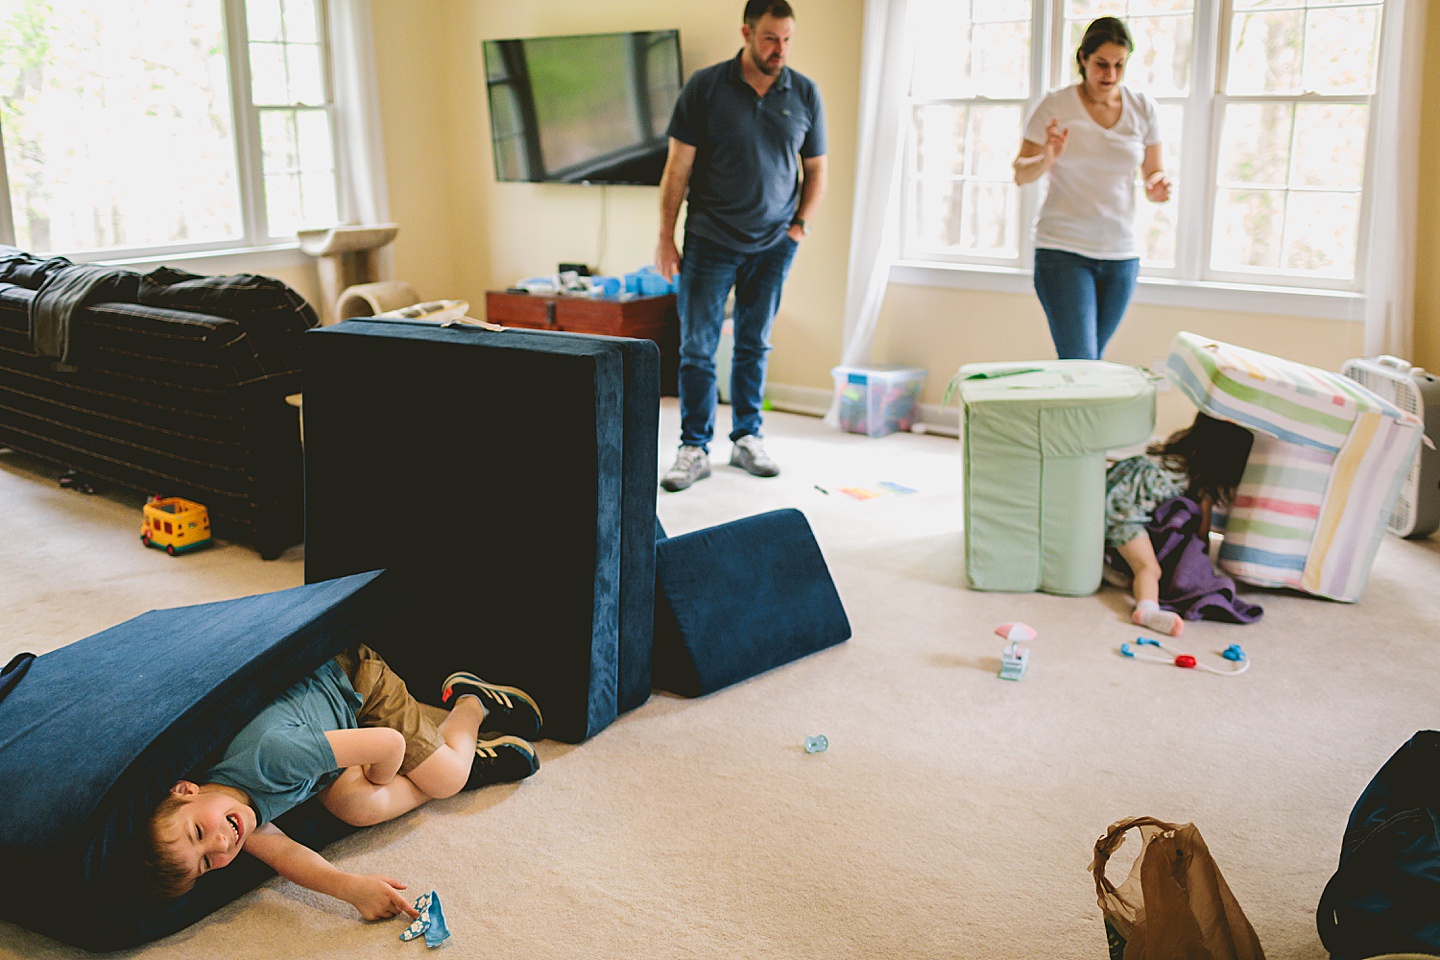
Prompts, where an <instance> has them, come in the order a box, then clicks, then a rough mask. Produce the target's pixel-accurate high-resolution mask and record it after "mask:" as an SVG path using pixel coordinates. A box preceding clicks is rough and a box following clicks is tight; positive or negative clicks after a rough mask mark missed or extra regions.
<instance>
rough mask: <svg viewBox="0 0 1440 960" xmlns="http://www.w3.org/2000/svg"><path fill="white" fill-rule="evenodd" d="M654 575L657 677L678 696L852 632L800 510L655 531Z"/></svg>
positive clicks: (705, 690) (712, 686)
mask: <svg viewBox="0 0 1440 960" xmlns="http://www.w3.org/2000/svg"><path fill="white" fill-rule="evenodd" d="M656 532H657V535H658V534H659V533H660V531H659V525H658V524H657V531H656ZM655 574H656V597H657V600H656V613H655V685H656V686H658V687H660V688H661V689H663V690H669V691H670V692H672V693H678V694H680V695H681V696H687V697H697V696H701V695H703V694H707V693H711V692H713V691H715V690H719V689H721V688H722V687H727V686H729V685H730V684H732V683H738V682H739V681H741V680H744V679H746V678H748V677H753V676H755V675H756V674H758V673H762V672H764V671H766V670H769V669H771V668H772V667H778V666H780V665H781V664H785V663H789V662H791V661H792V660H796V659H799V658H800V657H803V656H806V655H807V654H811V653H814V652H815V651H817V650H822V649H824V648H825V647H829V646H833V645H834V644H837V643H840V642H842V641H844V640H847V639H849V637H850V621H849V619H848V618H847V617H846V616H845V608H844V605H843V604H841V602H840V595H839V593H837V592H836V590H835V582H834V581H833V580H832V579H831V578H830V569H829V567H827V566H826V564H825V558H824V556H822V555H821V553H820V545H819V544H818V543H816V542H815V535H814V533H813V532H811V530H810V524H809V522H808V521H807V520H806V519H805V515H804V514H803V513H801V512H800V511H799V510H794V509H789V510H774V511H771V512H769V513H762V514H759V515H758V516H754V517H746V518H745V519H743V520H735V521H733V522H731V523H723V524H720V525H719V526H715V527H709V528H707V529H704V530H697V531H695V532H694V533H686V534H682V535H680V536H676V537H666V538H664V539H657V540H656V543H655Z"/></svg>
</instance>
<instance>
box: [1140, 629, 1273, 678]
mask: <svg viewBox="0 0 1440 960" xmlns="http://www.w3.org/2000/svg"><path fill="white" fill-rule="evenodd" d="M1135 642H1136V643H1137V644H1139V645H1140V646H1142V647H1159V648H1160V649H1161V650H1164V651H1165V652H1166V653H1167V654H1170V656H1168V657H1156V656H1151V655H1149V654H1145V653H1137V652H1135V649H1134V648H1133V647H1131V646H1130V644H1128V643H1122V644H1120V655H1121V656H1124V657H1129V658H1130V659H1131V660H1150V661H1153V662H1154V663H1170V664H1174V665H1175V666H1177V667H1182V668H1184V669H1186V670H1197V669H1198V670H1208V671H1209V672H1210V673H1213V674H1216V675H1218V676H1221V677H1234V676H1238V675H1239V674H1242V673H1244V672H1245V671H1246V670H1249V669H1250V658H1249V657H1247V656H1245V651H1244V650H1241V649H1240V644H1238V643H1232V644H1230V646H1228V647H1226V648H1225V649H1224V651H1223V652H1221V654H1220V656H1222V657H1224V658H1225V659H1226V660H1229V661H1231V662H1232V663H1238V664H1239V666H1237V667H1234V668H1232V669H1230V670H1219V669H1216V668H1215V667H1212V666H1210V665H1209V664H1208V663H1201V662H1200V661H1198V660H1196V659H1195V658H1194V657H1192V656H1191V655H1190V654H1188V653H1176V652H1175V651H1174V650H1171V649H1170V648H1169V647H1167V646H1165V644H1163V643H1161V642H1160V641H1159V640H1151V639H1149V638H1148V637H1136V638H1135Z"/></svg>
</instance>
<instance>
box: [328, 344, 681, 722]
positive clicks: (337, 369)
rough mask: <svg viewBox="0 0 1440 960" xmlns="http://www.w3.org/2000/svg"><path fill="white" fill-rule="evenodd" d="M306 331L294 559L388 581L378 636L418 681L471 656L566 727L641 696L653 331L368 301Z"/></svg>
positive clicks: (597, 718) (653, 417) (387, 653)
mask: <svg viewBox="0 0 1440 960" xmlns="http://www.w3.org/2000/svg"><path fill="white" fill-rule="evenodd" d="M303 339H304V340H305V371H306V372H305V377H306V380H305V482H306V489H307V492H308V495H307V498H306V516H305V529H306V536H305V575H306V578H307V579H309V580H323V579H328V578H330V577H334V576H339V575H343V574H347V573H354V572H356V571H358V570H364V569H371V568H377V567H384V568H386V569H388V570H389V571H390V576H392V577H395V578H398V579H400V580H401V581H402V582H403V584H404V585H405V586H404V588H403V589H404V591H405V595H406V596H407V598H412V599H413V603H412V605H411V606H412V607H413V609H407V610H406V611H405V614H404V619H405V622H404V624H403V628H404V635H402V633H401V631H399V630H397V631H395V636H396V637H397V639H398V640H400V641H401V642H399V643H396V644H394V645H393V646H391V647H386V648H378V647H377V649H378V650H379V651H380V653H381V654H382V655H383V656H384V657H385V658H386V659H387V660H389V661H390V664H391V666H392V667H394V668H395V670H396V672H398V673H400V674H401V675H402V676H404V677H405V678H406V681H407V682H408V683H410V685H411V689H412V690H413V691H414V692H415V695H416V696H417V697H419V698H421V699H429V700H431V701H433V700H434V699H435V698H436V697H437V696H438V694H439V689H440V683H441V681H442V680H443V679H444V678H445V676H446V675H447V674H448V673H449V672H451V671H454V670H470V671H474V672H475V673H478V674H479V675H480V676H483V677H484V678H485V679H487V680H490V681H494V682H497V683H506V684H513V685H515V686H518V687H521V688H522V689H524V690H526V691H527V692H528V693H530V694H531V695H532V696H534V697H535V699H536V700H537V701H539V703H540V707H541V709H542V710H543V711H544V714H545V730H544V732H545V735H546V736H547V737H549V738H552V739H557V740H567V741H570V742H578V741H580V740H584V739H585V738H587V737H590V736H592V735H593V734H595V733H596V732H598V731H599V730H601V729H603V728H604V727H605V726H606V725H607V724H609V723H610V722H611V721H612V720H614V719H615V717H616V716H617V715H618V714H619V713H620V712H621V711H623V710H626V709H629V708H631V707H633V706H636V705H638V704H639V703H640V702H643V701H644V700H645V699H646V698H647V697H648V696H649V695H650V690H651V677H650V664H651V650H652V643H651V636H652V631H653V626H654V611H655V600H654V586H655V574H654V560H655V552H654V522H655V496H656V488H655V476H656V468H657V455H658V451H657V447H656V443H655V438H656V431H657V430H658V427H659V370H658V368H659V353H658V350H657V349H656V347H655V344H654V343H652V342H650V341H648V340H632V339H620V338H613V337H599V336H588V335H583V334H572V333H560V332H552V331H543V330H513V329H512V330H504V331H498V332H497V331H493V330H483V329H478V328H475V327H469V326H459V327H453V328H444V327H441V326H438V325H435V324H426V323H400V322H393V323H392V322H385V321H381V320H374V319H365V320H361V319H349V320H345V321H342V322H340V323H337V324H333V325H330V326H325V327H321V328H319V329H317V330H312V331H310V332H309V333H307V334H306V335H305V337H304V338H303ZM537 478H538V479H537ZM412 637H424V638H425V645H424V646H419V645H417V644H415V643H414V642H413V640H412V639H411V638H412Z"/></svg>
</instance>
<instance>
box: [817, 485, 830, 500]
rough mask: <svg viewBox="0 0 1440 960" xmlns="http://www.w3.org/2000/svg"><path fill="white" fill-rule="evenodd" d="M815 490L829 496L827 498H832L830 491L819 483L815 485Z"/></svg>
mask: <svg viewBox="0 0 1440 960" xmlns="http://www.w3.org/2000/svg"><path fill="white" fill-rule="evenodd" d="M815 489H816V490H819V491H820V492H821V493H823V494H825V496H827V497H828V496H830V491H829V490H826V489H825V488H824V487H822V486H820V484H818V483H817V484H815Z"/></svg>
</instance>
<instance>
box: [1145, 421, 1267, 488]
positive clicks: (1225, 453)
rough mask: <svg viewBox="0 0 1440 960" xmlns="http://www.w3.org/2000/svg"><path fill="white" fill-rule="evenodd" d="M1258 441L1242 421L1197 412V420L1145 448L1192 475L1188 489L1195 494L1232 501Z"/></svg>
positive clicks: (1177, 468) (1164, 461) (1176, 468)
mask: <svg viewBox="0 0 1440 960" xmlns="http://www.w3.org/2000/svg"><path fill="white" fill-rule="evenodd" d="M1254 442H1255V435H1254V434H1253V433H1251V432H1250V431H1249V430H1247V429H1245V428H1244V427H1242V426H1240V425H1239V424H1236V423H1230V422H1229V421H1226V420H1216V419H1215V418H1214V417H1211V416H1208V415H1206V414H1203V413H1197V414H1196V415H1195V422H1194V423H1192V424H1190V426H1188V427H1186V428H1185V429H1184V430H1178V431H1176V432H1175V433H1172V434H1171V435H1170V436H1169V437H1167V438H1166V439H1165V440H1164V442H1162V443H1153V444H1151V445H1150V446H1149V447H1148V448H1146V451H1145V452H1146V453H1149V454H1151V455H1152V456H1156V457H1159V459H1160V462H1161V463H1162V464H1164V465H1165V466H1166V467H1168V468H1170V469H1171V470H1178V471H1180V472H1181V473H1184V474H1185V475H1186V476H1188V477H1189V478H1190V487H1189V489H1188V490H1187V491H1186V493H1187V494H1189V495H1190V496H1191V497H1193V498H1195V499H1196V500H1200V499H1208V500H1210V502H1211V503H1230V502H1232V501H1233V500H1234V499H1235V488H1236V487H1238V486H1239V485H1240V477H1241V475H1242V474H1244V473H1245V461H1246V460H1247V459H1249V457H1250V446H1251V444H1253V443H1254Z"/></svg>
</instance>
